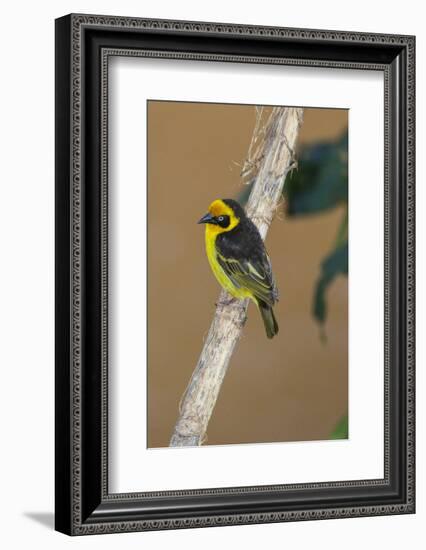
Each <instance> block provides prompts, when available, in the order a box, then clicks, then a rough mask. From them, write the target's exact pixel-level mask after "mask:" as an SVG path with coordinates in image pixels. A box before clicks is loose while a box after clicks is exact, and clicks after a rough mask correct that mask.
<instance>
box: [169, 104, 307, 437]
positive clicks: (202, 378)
mask: <svg viewBox="0 0 426 550" xmlns="http://www.w3.org/2000/svg"><path fill="white" fill-rule="evenodd" d="M258 116H259V117H261V113H260V115H259V114H258ZM302 119H303V109H296V108H289V107H275V108H273V109H272V112H271V114H270V116H269V118H268V120H267V122H266V123H265V124H264V125H262V124H261V123H260V118H258V120H257V123H256V126H255V130H254V132H253V138H252V142H251V145H250V149H249V158H248V159H247V166H248V170H249V171H250V176H252V177H251V178H250V179H253V177H254V178H255V179H254V183H253V187H252V190H251V193H250V197H249V200H248V203H247V207H246V212H247V215H248V216H249V217H250V218H251V219H252V220H253V222H254V223H255V224H256V226H257V228H258V229H259V232H260V234H261V236H262V238H263V239H265V237H266V233H267V231H268V228H269V225H270V223H271V221H272V218H273V216H274V213H275V210H276V208H277V206H278V203H279V200H280V197H281V193H282V190H283V186H284V181H285V178H286V176H287V174H288V173H289V172H290V171H291V170H292V169H293V168H294V167H295V165H296V161H295V154H294V150H295V146H296V141H297V136H298V132H299V128H300V125H301V124H302ZM251 156H253V158H250V157H251ZM245 169H246V170H247V167H246V168H243V172H244V170H245ZM254 172H255V175H254V176H253V173H254ZM229 299H230V296H229V294H227V293H226V292H225V291H222V292H221V295H220V299H219V302H218V305H217V308H216V312H215V315H214V318H213V321H212V324H211V326H210V330H209V332H208V335H207V338H206V341H205V343H204V347H203V350H202V352H201V355H200V358H199V360H198V364H197V366H196V368H195V370H194V372H193V374H192V377H191V380H190V382H189V385H188V387H187V389H186V391H185V393H184V395H183V397H182V400H181V403H180V407H179V409H180V410H179V413H180V415H179V418H178V421H177V423H176V426H175V429H174V433H173V435H172V438H171V440H170V446H171V447H183V446H196V445H202V443H203V441H204V440H205V437H206V430H207V425H208V423H209V420H210V417H211V414H212V412H213V408H214V406H215V403H216V400H217V397H218V395H219V391H220V388H221V385H222V381H223V379H224V376H225V374H226V371H227V368H228V365H229V362H230V360H231V357H232V353H233V351H234V348H235V345H236V343H237V341H238V339H239V337H240V335H241V332H242V329H243V326H244V323H245V320H246V311H247V306H248V300H233V301H232V302H231V303H229V304H227V303H226V302H227V301H229Z"/></svg>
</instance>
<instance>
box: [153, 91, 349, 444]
mask: <svg viewBox="0 0 426 550" xmlns="http://www.w3.org/2000/svg"><path fill="white" fill-rule="evenodd" d="M254 120H255V109H254V107H253V106H243V105H221V104H217V105H215V104H197V103H177V102H157V101H150V102H149V103H148V212H149V218H148V277H149V278H148V281H149V283H148V308H149V309H148V326H149V329H148V446H149V447H163V446H167V445H168V442H169V439H170V436H171V433H172V430H173V427H174V424H175V422H176V419H177V414H178V404H179V401H180V398H181V396H182V394H183V392H184V390H185V388H186V385H187V383H188V381H189V379H190V376H191V373H192V371H193V369H194V367H195V365H196V363H197V359H198V356H199V354H200V351H201V348H202V345H203V339H204V337H205V336H206V333H207V331H208V328H209V326H210V321H211V319H212V315H213V313H214V309H215V301H216V300H217V298H218V294H219V286H218V283H217V282H216V280H215V279H214V277H213V275H212V273H211V271H210V268H209V265H208V262H207V258H206V255H205V251H204V227H203V226H199V225H197V221H198V220H199V218H200V217H201V216H202V215H203V214H204V213H205V212H206V211H207V208H208V205H209V204H210V203H211V202H212V201H213V200H214V199H216V198H235V197H237V196H238V193H239V192H240V190H241V186H242V184H241V179H240V175H239V173H240V168H239V167H238V166H236V164H235V163H240V164H241V163H242V162H243V161H244V159H245V156H246V153H247V149H248V145H249V143H250V138H251V134H252V131H253V126H254ZM347 123H348V119H347V111H345V110H334V109H305V115H304V123H303V127H302V131H301V134H300V138H299V143H308V142H313V141H317V140H323V139H329V138H335V137H337V136H339V135H340V133H341V132H342V130H343V129H344V128H345V127H346V126H347ZM341 217H342V211H341V210H340V209H336V210H333V211H331V212H329V213H326V214H320V215H314V216H309V217H301V218H297V219H295V218H293V219H288V218H287V219H286V218H285V217H284V215H283V214H280V215H279V216H276V217H275V219H274V221H273V223H272V226H271V228H270V231H269V234H268V236H267V240H266V245H267V249H268V252H269V254H270V256H271V259H272V265H273V269H274V273H275V278H276V281H277V284H278V288H279V291H280V301H279V303H278V304H277V306H276V307H275V312H276V317H277V319H278V323H279V326H280V332H279V334H278V336H277V337H276V338H274V339H273V340H268V339H267V338H266V336H265V333H264V328H263V325H262V322H261V318H260V315H259V313H258V312H257V311H256V308H255V306H254V305H252V304H251V305H250V306H249V311H248V321H247V324H246V326H245V329H244V333H243V336H242V338H241V340H240V342H239V344H238V346H237V348H236V351H235V353H234V355H233V357H232V361H231V364H230V368H229V370H228V373H227V375H226V378H225V381H224V384H223V386H222V389H221V392H220V396H219V399H218V401H217V404H216V408H215V410H214V412H213V416H212V418H211V421H210V424H209V427H208V432H207V436H208V439H207V441H206V444H212V445H213V444H214V445H218V444H229V443H254V442H273V441H298V440H299V441H300V440H315V439H327V438H328V437H329V436H330V433H331V431H332V430H333V428H334V426H335V424H336V422H337V421H338V420H339V419H340V417H341V416H342V415H343V414H345V413H346V412H347V403H348V391H347V390H348V388H347V384H348V368H347V365H348V361H347V353H348V349H347V344H348V323H347V316H348V289H347V278H345V277H339V278H338V279H337V280H336V281H335V282H334V283H333V284H332V285H331V287H330V289H329V291H328V295H327V299H328V307H329V314H328V319H327V323H326V333H327V342H326V343H323V342H322V341H321V339H320V333H319V328H318V325H317V323H316V322H315V321H314V319H313V317H312V315H311V308H312V297H313V289H314V284H315V281H316V279H317V277H318V274H319V268H320V263H321V261H322V259H323V258H324V257H325V256H326V255H327V253H328V252H329V251H330V250H331V248H332V245H333V242H334V240H335V238H336V232H337V229H338V225H339V223H340V220H341Z"/></svg>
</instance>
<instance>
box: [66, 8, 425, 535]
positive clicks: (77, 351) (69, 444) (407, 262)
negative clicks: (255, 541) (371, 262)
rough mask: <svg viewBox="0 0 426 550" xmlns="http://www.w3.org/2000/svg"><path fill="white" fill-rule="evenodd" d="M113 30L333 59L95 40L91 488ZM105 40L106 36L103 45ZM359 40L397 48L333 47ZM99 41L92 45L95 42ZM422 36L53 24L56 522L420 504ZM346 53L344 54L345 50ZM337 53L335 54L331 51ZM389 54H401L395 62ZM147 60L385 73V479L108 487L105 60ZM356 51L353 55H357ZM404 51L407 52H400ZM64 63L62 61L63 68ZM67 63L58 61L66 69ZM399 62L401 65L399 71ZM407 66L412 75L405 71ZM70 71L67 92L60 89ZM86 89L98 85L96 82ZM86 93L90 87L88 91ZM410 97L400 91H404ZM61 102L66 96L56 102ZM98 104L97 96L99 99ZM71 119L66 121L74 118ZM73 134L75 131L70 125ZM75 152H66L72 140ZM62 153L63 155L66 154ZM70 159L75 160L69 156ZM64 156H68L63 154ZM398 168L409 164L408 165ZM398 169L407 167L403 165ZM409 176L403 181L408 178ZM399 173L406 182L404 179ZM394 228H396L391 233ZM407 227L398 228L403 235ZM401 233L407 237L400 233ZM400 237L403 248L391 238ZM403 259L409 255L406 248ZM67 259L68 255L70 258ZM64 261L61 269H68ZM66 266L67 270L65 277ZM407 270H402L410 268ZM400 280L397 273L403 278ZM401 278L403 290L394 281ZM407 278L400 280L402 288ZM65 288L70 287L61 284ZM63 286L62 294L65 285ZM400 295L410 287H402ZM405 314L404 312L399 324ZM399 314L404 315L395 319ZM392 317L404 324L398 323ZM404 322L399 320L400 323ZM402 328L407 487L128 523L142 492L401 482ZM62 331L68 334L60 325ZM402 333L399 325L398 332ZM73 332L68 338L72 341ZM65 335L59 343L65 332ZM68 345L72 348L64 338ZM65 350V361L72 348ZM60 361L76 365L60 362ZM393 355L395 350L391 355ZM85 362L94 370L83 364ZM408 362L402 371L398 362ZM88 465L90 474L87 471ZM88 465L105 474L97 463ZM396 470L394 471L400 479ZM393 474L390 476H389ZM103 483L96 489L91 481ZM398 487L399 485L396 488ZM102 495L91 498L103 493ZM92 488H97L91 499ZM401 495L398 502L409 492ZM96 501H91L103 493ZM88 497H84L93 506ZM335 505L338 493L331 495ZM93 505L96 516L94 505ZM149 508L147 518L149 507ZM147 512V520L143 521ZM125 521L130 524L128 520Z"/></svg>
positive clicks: (164, 523) (203, 518) (91, 527)
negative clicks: (417, 256)
mask: <svg viewBox="0 0 426 550" xmlns="http://www.w3.org/2000/svg"><path fill="white" fill-rule="evenodd" d="M101 30H111V31H114V33H116V34H117V36H118V34H120V33H124V34H127V35H128V36H130V34H132V37H135V36H136V35H137V34H138V33H139V34H141V35H145V36H148V37H151V36H154V35H157V36H158V35H161V34H162V33H166V34H167V36H169V37H172V38H173V37H175V38H176V39H178V38H179V36H184V37H187V36H191V37H193V36H199V37H200V40H202V38H203V37H205V36H207V35H208V36H214V37H215V38H217V39H218V40H220V38H221V37H230V38H233V39H236V40H239V41H240V42H241V43H243V42H244V40H252V39H254V38H256V39H264V40H265V41H266V42H267V41H274V42H275V43H279V42H280V41H283V42H286V41H290V42H291V43H292V44H296V43H299V44H301V45H304V46H306V47H307V48H308V47H309V45H312V44H314V43H315V44H317V45H318V44H324V45H325V46H326V47H327V48H328V49H327V52H329V53H328V54H327V55H328V57H327V58H323V59H321V58H312V57H297V56H294V57H290V56H286V57H281V56H270V55H269V56H268V55H252V54H251V55H245V54H238V55H235V54H232V53H226V54H224V53H220V54H219V53H208V52H198V53H197V52H194V51H185V50H182V51H177V50H176V51H171V50H170V49H155V48H145V49H144V48H131V47H129V46H128V45H126V46H125V47H120V46H119V45H118V46H117V45H115V44H108V43H107V44H106V45H102V46H97V47H99V48H100V55H99V57H98V58H97V59H98V63H99V81H100V93H101V98H100V102H99V106H100V113H101V114H100V119H99V128H96V130H99V135H100V154H99V163H100V170H99V174H100V183H99V185H100V195H99V202H100V216H99V220H98V221H99V225H100V227H99V235H100V241H101V244H100V258H99V262H100V266H99V269H100V270H99V278H100V286H99V288H100V295H101V299H100V314H99V334H100V336H99V338H100V344H99V345H100V363H101V364H100V370H99V372H100V381H99V384H100V385H99V388H100V392H101V399H100V401H99V405H100V411H99V422H98V424H99V426H98V429H99V434H100V450H99V457H97V458H99V460H98V462H99V479H98V481H97V482H96V483H94V484H93V483H92V482H91V483H90V485H88V484H87V479H88V478H87V473H85V468H86V469H87V468H88V466H85V465H84V461H85V456H84V453H83V452H82V451H83V448H84V450H85V452H86V454H87V453H88V452H89V451H88V450H87V451H86V444H87V442H85V433H84V423H85V422H86V421H87V420H86V418H87V410H85V409H84V403H85V399H86V393H85V392H86V391H89V390H87V389H86V387H85V384H87V382H86V381H85V376H84V368H85V353H86V352H85V349H84V347H83V346H84V343H85V338H86V334H85V332H84V322H85V320H84V319H85V315H86V312H85V311H86V310H85V307H86V305H85V292H84V286H85V279H86V278H87V269H88V261H87V250H88V246H87V245H86V246H85V243H86V239H87V234H86V232H87V231H91V230H92V228H91V226H90V224H89V223H88V221H87V220H88V219H87V212H86V211H85V193H86V190H85V188H84V185H85V181H87V174H85V170H86V169H87V168H86V160H87V159H86V148H87V146H88V140H87V138H86V137H85V131H86V130H85V126H84V125H85V124H86V125H87V124H88V122H87V116H88V115H87V113H88V97H89V94H90V93H91V92H90V90H89V89H88V85H89V84H88V76H87V73H85V71H87V66H88V63H89V61H88V59H89V58H88V57H87V56H88V55H89V54H88V51H89V50H90V48H89V45H88V44H89V41H88V38H87V37H88V31H91V32H92V35H93V36H96V31H101ZM107 42H108V41H107ZM360 45H363V46H365V45H368V46H369V47H370V48H374V49H375V51H376V50H377V52H381V51H382V52H385V51H386V52H389V60H387V61H386V60H385V61H384V62H375V61H374V60H373V61H372V60H368V59H367V58H366V59H363V60H361V61H356V60H354V59H349V60H342V59H333V58H332V56H333V53H332V51H333V48H336V51H337V50H338V48H347V51H350V49H351V46H353V47H354V48H355V49H354V50H353V52H356V47H359V46H360ZM92 49H93V50H94V49H95V48H94V47H93V48H92ZM414 50H415V39H414V37H412V36H396V35H378V34H364V33H346V32H341V31H329V30H327V31H325V30H324V31H322V30H307V29H285V28H278V27H253V26H246V25H229V24H218V23H201V22H187V21H168V20H151V19H149V20H148V19H135V18H124V17H123V18H122V17H108V16H95V15H70V16H67V17H66V18H62V19H59V20H57V132H58V134H57V155H58V156H57V164H58V165H59V166H58V168H57V175H56V179H57V183H56V185H57V194H66V193H67V188H66V186H65V188H64V182H63V180H64V178H69V182H68V185H69V187H68V192H69V195H68V197H63V198H62V199H61V201H60V204H59V205H57V216H59V217H61V216H64V215H65V214H66V213H68V216H69V225H68V226H67V225H66V224H62V222H61V221H58V219H57V242H58V244H59V246H61V245H62V244H63V243H65V241H66V239H68V243H70V244H69V249H68V248H67V249H66V251H59V250H57V255H59V260H57V261H58V264H60V265H58V266H57V267H58V271H57V280H58V278H59V279H60V280H61V281H63V282H65V283H66V281H68V282H69V288H68V289H67V288H62V286H63V285H62V284H61V281H59V287H60V291H59V294H57V302H58V305H59V309H58V310H57V319H58V320H57V330H58V331H59V332H61V331H62V332H63V331H64V330H67V335H66V336H62V337H60V338H59V352H58V353H57V362H56V373H57V378H58V380H59V383H58V384H57V390H56V391H57V393H56V395H57V412H56V414H57V426H58V425H59V426H60V427H61V430H63V426H64V423H65V424H66V421H67V420H68V421H69V431H67V432H66V433H65V434H61V435H59V433H58V432H57V451H56V452H57V464H59V467H58V475H57V480H56V483H57V488H58V485H62V484H63V483H68V484H69V490H64V489H59V490H58V492H57V529H58V530H61V531H64V532H67V533H69V534H75V535H83V534H91V533H112V532H124V531H140V530H155V529H176V528H187V527H201V526H213V525H230V524H232V525H236V524H246V523H264V522H282V521H295V520H307V519H326V518H336V517H359V516H370V515H384V514H397V513H399V514H401V513H412V512H414V321H415V319H414V245H415V242H414V223H415V220H414V168H415V164H414V162H415V161H414V155H415V143H414V133H415V113H414V109H415V92H414V79H415V59H414ZM342 51H343V50H342ZM330 52H331V53H330ZM392 52H393V53H395V52H399V53H398V54H396V53H395V55H394V59H395V60H397V59H398V62H397V63H396V62H395V60H394V59H393V58H392ZM117 55H118V56H140V57H157V58H167V59H176V60H179V59H191V60H203V61H206V60H207V61H231V62H239V63H274V64H283V65H301V66H310V67H312V66H313V67H335V68H342V69H368V70H378V71H383V72H384V77H385V197H384V200H385V319H384V323H385V385H384V387H385V411H384V413H385V477H384V479H383V480H363V481H359V482H353V481H345V482H335V483H314V484H297V485H285V486H282V485H279V486H270V487H239V488H228V489H212V490H201V489H200V490H194V491H171V492H158V493H130V494H109V493H108V487H107V484H108V476H107V400H108V378H107V367H108V353H107V339H108V334H107V315H108V302H107V297H108V277H107V272H108V269H107V267H108V242H107V231H108V216H107V200H108V171H107V162H108V142H107V124H108V84H107V82H108V78H107V76H108V59H109V58H110V57H111V56H117ZM353 55H355V53H353ZM401 56H402V57H401ZM64 61H65V62H66V65H65V66H62V65H63V63H64ZM60 65H61V67H60ZM401 67H402V69H401ZM401 71H403V72H404V71H405V74H403V72H401ZM64 79H67V81H68V82H67V85H66V86H65V88H66V89H62V88H61V85H62V83H63V81H64ZM89 86H90V85H89ZM88 90H89V91H88ZM401 97H402V99H401ZM58 98H59V99H58ZM93 101H95V100H92V104H93ZM397 101H402V104H403V105H406V120H405V123H406V133H405V134H404V135H403V136H399V137H398V136H397V135H396V131H397V129H396V127H395V124H396V122H395V119H394V118H393V116H392V114H393V112H394V111H393V109H395V108H396V107H395V102H397ZM67 105H68V112H69V120H68V122H67V123H66V124H65V128H62V127H61V124H62V123H63V120H64V117H66V116H67V115H66V114H65V110H66V108H67ZM67 124H68V126H67ZM67 132H68V133H67ZM67 147H68V151H71V153H70V155H69V156H68V157H67V153H66V148H67ZM395 151H399V158H398V166H397V167H396V166H395V165H394V164H393V162H394V161H393V159H392V158H391V157H392V153H395ZM58 157H59V160H58ZM66 157H67V158H66ZM64 159H65V160H64ZM401 164H402V172H401ZM397 170H399V171H400V172H398V173H396V172H397ZM395 177H399V178H400V180H401V178H402V179H403V180H405V189H402V188H399V191H398V193H399V195H398V196H399V200H400V203H398V204H397V202H396V198H395V196H394V190H393V188H392V186H393V185H394V179H393V178H395ZM401 181H402V180H401ZM401 181H399V183H401ZM395 232H396V233H395ZM398 232H399V233H398ZM398 239H399V240H398ZM396 242H397V245H398V246H397V245H396V244H395V243H396ZM401 255H403V257H402V258H401V257H400V256H401ZM395 256H398V258H399V261H401V262H402V264H401V273H400V272H399V271H400V270H398V274H397V275H395V273H394V272H393V271H395V270H393V267H392V266H394V262H395V261H396V258H395ZM66 258H68V262H66V261H65V260H66ZM64 261H65V266H64ZM65 272H67V274H65ZM404 274H405V276H404ZM395 277H396V279H395ZM396 285H397V286H396ZM400 285H401V287H400ZM65 287H66V284H65ZM396 288H398V292H400V293H401V296H402V303H403V307H404V308H405V310H404V311H394V309H395V307H394V306H393V305H392V304H393V303H394V302H393V301H392V300H393V293H394V292H395V289H396ZM57 292H58V290H57ZM403 294H404V295H403ZM64 300H68V301H69V304H70V307H69V316H68V315H66V314H65V313H64V311H62V310H61V305H63V304H64ZM396 317H398V320H396ZM399 317H401V319H399ZM395 323H396V324H395ZM400 324H401V325H402V327H400V328H398V327H399V326H400ZM398 330H401V335H402V337H403V338H405V342H399V343H398V348H400V347H402V348H403V349H402V350H400V349H398V354H399V355H398V358H399V359H398V360H399V361H402V362H404V367H405V371H404V376H405V380H404V385H403V387H402V388H399V390H400V391H402V392H403V393H404V397H405V400H404V403H403V404H402V408H405V418H404V419H403V422H404V424H405V428H404V429H402V428H401V430H402V431H401V433H399V436H401V437H402V432H404V434H405V435H404V439H405V441H404V442H403V443H404V445H405V449H406V452H405V463H406V467H405V469H404V471H401V472H399V474H400V475H402V476H403V477H404V476H405V480H402V481H401V480H399V482H400V484H401V483H402V488H403V491H402V493H404V495H402V493H401V491H400V492H399V493H398V494H399V501H398V498H396V499H395V498H394V499H393V501H391V499H389V503H386V502H383V503H382V504H379V505H376V504H373V505H372V504H368V502H366V504H364V505H362V506H360V505H353V506H347V505H336V506H334V505H331V506H329V507H328V506H327V507H325V506H319V507H317V508H315V507H313V505H312V504H311V505H309V504H307V507H306V509H304V510H295V509H293V510H291V509H287V508H286V507H285V506H284V507H283V509H282V510H279V509H278V510H274V511H260V510H256V509H254V511H252V512H247V513H235V512H234V513H215V514H210V515H206V514H205V513H200V514H199V515H197V514H196V513H195V514H191V515H183V516H182V517H174V518H173V517H167V516H164V517H155V518H153V519H152V518H151V517H150V516H149V514H148V515H147V514H146V513H145V512H144V511H143V509H142V508H143V507H141V510H140V513H139V515H137V514H136V515H135V516H134V517H132V518H131V519H130V517H129V514H127V515H126V514H125V513H124V512H123V510H124V509H125V508H126V506H128V505H131V506H133V507H135V506H137V504H138V503H140V502H141V501H143V500H144V499H147V498H150V499H155V498H157V499H158V498H160V497H161V498H165V497H169V498H170V499H173V498H175V499H176V498H177V497H202V496H205V497H208V496H213V495H214V496H216V497H217V496H222V497H226V495H234V496H238V497H240V499H241V502H244V497H249V496H250V494H253V493H255V494H261V493H265V492H268V493H270V494H273V493H280V494H281V493H285V492H287V493H294V492H304V491H306V490H316V491H317V490H321V489H324V490H332V491H338V490H348V489H349V488H351V489H361V490H362V489H363V488H364V489H365V488H370V490H373V488H374V487H389V486H390V485H392V484H394V483H395V481H394V480H393V478H392V475H391V474H392V472H391V470H392V460H394V459H393V458H392V453H393V452H395V449H393V448H392V438H394V437H395V436H396V434H395V433H394V432H393V431H392V430H393V427H392V426H393V424H392V422H393V423H394V424H395V422H396V419H393V420H392V414H393V413H392V408H393V407H394V401H393V399H394V393H393V392H394V391H395V388H394V387H393V386H392V381H391V368H392V366H391V365H392V357H395V355H394V354H395V353H396V351H397V350H396V349H395V347H396V346H395V345H394V343H393V338H392V337H391V336H394V334H395V331H398ZM62 332H61V333H62ZM398 334H399V332H398ZM67 339H69V340H67ZM57 341H58V340H57ZM67 342H68V346H67ZM68 351H69V355H68V359H67V352H68ZM64 361H68V363H67V365H68V367H66V365H64ZM394 361H395V358H394ZM86 368H87V367H86ZM401 368H402V367H401ZM64 388H67V389H68V391H69V402H68V401H66V403H65V404H64V403H62V402H61V401H62V397H63V392H64ZM91 471H92V470H91ZM92 472H95V473H96V472H98V469H97V468H95V470H93V471H92ZM394 474H395V472H394V473H393V475H394ZM391 478H392V479H391ZM95 486H96V488H95V489H94V487H95ZM400 489H401V488H400ZM97 491H98V492H99V494H98V495H97V496H95V493H96V492H97ZM96 494H97V493H96ZM87 495H90V496H89V497H87ZM402 496H403V497H404V498H403V500H402V501H401V497H402ZM99 500H100V505H99V506H94V503H95V501H96V502H98V504H99ZM86 501H88V502H86ZM332 502H333V501H332ZM89 509H90V513H89V514H88V511H89ZM144 514H145V515H144ZM145 516H146V517H145ZM122 517H123V518H125V519H123V520H122V521H121V520H120V518H122Z"/></svg>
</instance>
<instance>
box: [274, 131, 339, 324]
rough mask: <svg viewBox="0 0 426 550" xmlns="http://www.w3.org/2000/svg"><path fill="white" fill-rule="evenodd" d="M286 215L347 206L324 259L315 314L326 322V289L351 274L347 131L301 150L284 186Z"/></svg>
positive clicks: (311, 212) (314, 301) (316, 295)
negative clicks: (295, 168)
mask: <svg viewBox="0 0 426 550" xmlns="http://www.w3.org/2000/svg"><path fill="white" fill-rule="evenodd" d="M283 194H284V197H285V199H286V200H285V203H284V204H285V209H286V214H287V216H290V217H297V216H304V215H307V214H318V213H321V212H325V211H327V210H330V209H332V208H336V207H337V206H341V205H343V206H344V215H343V219H342V221H341V223H340V226H339V228H338V230H337V235H336V240H335V242H334V245H333V247H332V249H331V250H330V252H329V254H328V255H327V256H326V257H325V258H324V260H323V261H322V262H321V266H320V274H319V277H318V280H317V282H316V284H315V289H314V296H313V304H312V313H313V315H314V317H315V319H316V320H317V321H318V322H319V323H321V324H323V323H324V322H325V320H326V317H327V302H326V291H327V289H328V287H329V286H330V284H331V283H332V282H333V280H334V279H335V278H336V277H337V276H338V275H346V276H347V274H348V132H347V130H346V131H345V132H344V133H343V135H342V136H340V138H338V139H337V140H335V141H330V142H327V143H315V144H313V145H307V146H305V147H304V148H302V150H301V151H300V153H299V160H298V168H297V170H294V171H293V172H292V173H291V174H290V176H289V178H288V180H287V182H286V184H285V188H284V193H283Z"/></svg>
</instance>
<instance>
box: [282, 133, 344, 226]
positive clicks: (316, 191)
mask: <svg viewBox="0 0 426 550" xmlns="http://www.w3.org/2000/svg"><path fill="white" fill-rule="evenodd" d="M347 159H348V135H347V131H345V132H344V134H343V135H342V136H341V137H340V138H339V139H338V140H336V141H334V142H328V143H320V144H314V145H309V146H306V147H304V148H303V149H302V150H301V151H300V154H299V159H298V168H297V170H294V171H293V172H292V173H291V174H290V175H289V176H288V179H287V181H286V184H285V186H284V192H283V193H284V197H285V198H286V209H287V214H288V215H289V216H299V215H305V214H313V213H317V212H323V211H325V210H329V209H330V208H334V207H335V206H337V205H339V204H342V203H347V201H348V162H347Z"/></svg>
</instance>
